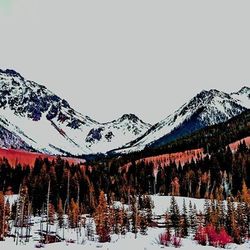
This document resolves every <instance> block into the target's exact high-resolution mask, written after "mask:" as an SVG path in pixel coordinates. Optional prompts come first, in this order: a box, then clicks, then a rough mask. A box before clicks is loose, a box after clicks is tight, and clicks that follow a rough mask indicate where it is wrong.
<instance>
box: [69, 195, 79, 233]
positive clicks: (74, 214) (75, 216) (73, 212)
mask: <svg viewBox="0 0 250 250" xmlns="http://www.w3.org/2000/svg"><path fill="white" fill-rule="evenodd" d="M78 222H79V207H78V204H77V203H76V202H75V201H74V199H73V198H72V199H71V201H70V206H69V226H70V228H77V227H78Z"/></svg>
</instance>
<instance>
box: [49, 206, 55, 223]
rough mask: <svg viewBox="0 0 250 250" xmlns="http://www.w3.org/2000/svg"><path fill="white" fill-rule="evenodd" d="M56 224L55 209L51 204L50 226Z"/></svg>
mask: <svg viewBox="0 0 250 250" xmlns="http://www.w3.org/2000/svg"><path fill="white" fill-rule="evenodd" d="M54 222H55V207H54V205H53V204H51V203H50V204H49V224H51V225H53V224H54Z"/></svg>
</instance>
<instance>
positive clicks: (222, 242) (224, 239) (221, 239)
mask: <svg viewBox="0 0 250 250" xmlns="http://www.w3.org/2000/svg"><path fill="white" fill-rule="evenodd" d="M231 242H232V238H231V237H230V236H229V235H228V233H227V232H226V230H225V229H224V228H222V229H221V231H220V233H219V235H218V245H219V246H220V247H222V248H225V246H226V245H227V244H229V243H231Z"/></svg>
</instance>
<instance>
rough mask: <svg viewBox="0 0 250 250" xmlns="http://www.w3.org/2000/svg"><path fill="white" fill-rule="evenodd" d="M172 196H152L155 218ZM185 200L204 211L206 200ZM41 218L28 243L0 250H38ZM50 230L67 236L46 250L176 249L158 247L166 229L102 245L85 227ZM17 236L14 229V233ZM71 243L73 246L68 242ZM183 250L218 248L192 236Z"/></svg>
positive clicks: (1, 246)
mask: <svg viewBox="0 0 250 250" xmlns="http://www.w3.org/2000/svg"><path fill="white" fill-rule="evenodd" d="M8 198H10V203H12V202H14V200H15V198H16V196H14V197H8ZM170 199H171V197H168V196H157V195H155V196H152V200H153V201H154V205H155V207H154V209H153V214H154V215H163V214H164V212H165V211H166V209H167V208H169V205H170ZM184 199H185V202H186V204H188V203H189V202H190V201H191V202H192V204H196V206H197V210H198V211H199V210H203V206H204V200H203V199H200V200H198V199H192V198H183V197H176V201H177V203H178V205H179V206H180V207H181V206H182V202H183V200H184ZM40 220H41V218H40V217H35V218H33V219H32V221H33V222H34V225H33V226H32V228H31V232H30V234H31V235H32V237H31V238H30V240H29V242H20V241H19V243H18V245H17V244H16V242H15V241H14V238H6V240H5V241H3V242H0V249H4V250H8V249H15V250H29V249H36V246H37V244H38V241H39V239H40V236H39V235H38V230H39V229H40V227H41V224H40ZM42 227H43V229H45V228H46V225H45V223H43V224H42ZM50 231H54V232H55V231H56V232H57V235H59V236H61V237H63V234H64V236H65V239H66V241H63V242H59V243H51V244H46V245H44V248H45V249H53V250H54V249H75V250H78V249H79V250H80V249H86V250H93V249H103V250H134V249H135V250H154V249H169V250H171V249H175V248H174V247H173V246H169V247H166V246H161V245H160V244H159V235H160V234H161V233H163V232H164V231H165V229H164V228H148V231H147V235H141V234H140V233H138V234H137V238H135V235H134V234H133V233H127V234H126V235H125V236H121V235H119V236H118V235H112V236H111V242H109V243H99V242H98V241H97V237H96V236H94V238H95V240H94V241H90V240H87V237H86V232H85V229H84V228H82V229H81V232H79V231H78V232H77V231H76V229H65V230H64V232H63V231H62V230H61V229H58V228H56V226H55V225H54V226H53V225H52V226H50ZM11 233H14V228H13V229H12V232H11ZM69 241H72V242H74V243H69ZM227 248H228V249H235V250H241V249H242V250H243V249H250V242H247V243H245V244H243V245H236V244H229V245H228V246H227ZM180 249H186V250H189V249H192V250H203V249H204V250H210V249H215V248H214V247H211V246H201V245H198V244H197V243H196V242H195V241H194V240H192V237H190V238H188V239H182V246H181V247H180Z"/></svg>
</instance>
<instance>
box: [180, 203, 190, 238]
mask: <svg viewBox="0 0 250 250" xmlns="http://www.w3.org/2000/svg"><path fill="white" fill-rule="evenodd" d="M181 217H182V218H181V235H182V237H186V236H188V227H189V223H188V216H187V207H186V203H185V199H183V208H182V216H181Z"/></svg>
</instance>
